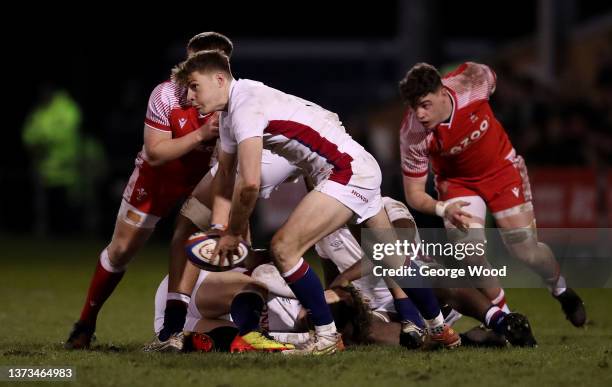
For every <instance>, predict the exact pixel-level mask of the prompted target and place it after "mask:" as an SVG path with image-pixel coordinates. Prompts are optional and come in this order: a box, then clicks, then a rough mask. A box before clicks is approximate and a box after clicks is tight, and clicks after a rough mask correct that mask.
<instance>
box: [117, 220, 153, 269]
mask: <svg viewBox="0 0 612 387" xmlns="http://www.w3.org/2000/svg"><path fill="white" fill-rule="evenodd" d="M153 230H154V228H146V227H138V226H135V225H133V224H130V223H127V222H126V221H125V220H123V219H121V218H119V217H118V218H117V220H116V222H115V230H114V231H113V237H112V239H111V242H110V244H109V245H108V247H107V249H108V254H109V259H110V260H111V262H113V263H114V264H126V263H128V262H129V261H130V260H131V259H132V258H133V257H134V255H135V254H136V253H137V252H138V251H139V250H140V249H141V248H142V247H143V246H144V245H145V243H146V242H147V240H148V239H149V237H150V236H151V234H152V233H153Z"/></svg>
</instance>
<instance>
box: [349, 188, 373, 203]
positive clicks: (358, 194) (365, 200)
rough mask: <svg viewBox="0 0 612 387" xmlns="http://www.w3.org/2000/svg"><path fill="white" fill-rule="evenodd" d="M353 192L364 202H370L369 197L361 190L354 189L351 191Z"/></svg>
mask: <svg viewBox="0 0 612 387" xmlns="http://www.w3.org/2000/svg"><path fill="white" fill-rule="evenodd" d="M351 193H352V194H353V195H355V196H357V197H358V198H359V200H361V201H362V202H364V203H367V202H369V200H368V199H367V198H366V197H365V196H363V195H362V194H360V193H359V192H357V191H355V190H352V191H351Z"/></svg>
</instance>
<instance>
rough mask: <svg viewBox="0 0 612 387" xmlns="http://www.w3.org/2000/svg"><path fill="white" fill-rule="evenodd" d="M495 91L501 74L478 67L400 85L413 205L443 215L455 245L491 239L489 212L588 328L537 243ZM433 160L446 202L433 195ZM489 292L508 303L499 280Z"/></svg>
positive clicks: (421, 71)
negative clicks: (494, 103)
mask: <svg viewBox="0 0 612 387" xmlns="http://www.w3.org/2000/svg"><path fill="white" fill-rule="evenodd" d="M495 85H496V76H495V73H494V72H493V71H492V70H491V69H490V68H489V67H488V66H486V65H483V64H478V63H473V62H467V63H464V64H462V65H461V66H459V67H458V68H457V69H455V70H454V71H453V72H451V73H449V74H448V75H446V76H445V77H443V78H442V77H441V76H440V74H439V72H438V71H437V70H436V68H435V67H433V66H431V65H428V64H426V63H419V64H417V65H415V66H414V67H412V69H410V70H409V71H408V73H407V74H406V76H405V77H404V79H402V81H401V82H400V92H401V96H402V99H403V101H404V102H405V103H407V104H408V106H409V108H408V110H407V111H406V115H405V117H404V120H403V122H402V127H401V132H400V148H401V157H402V170H403V173H404V190H405V194H406V201H407V202H408V204H409V205H410V206H411V207H413V208H415V209H416V210H418V211H421V212H423V213H427V214H436V215H438V216H440V217H442V218H443V219H444V224H445V226H446V228H447V229H448V230H449V236H450V237H451V238H453V239H455V240H460V239H461V238H466V237H467V238H474V237H475V236H476V235H477V234H478V233H480V234H481V235H480V236H477V237H478V238H483V237H484V233H482V230H481V229H482V228H483V227H484V224H485V214H486V210H487V208H488V209H489V210H490V211H491V213H492V214H493V217H494V218H495V221H496V223H497V226H498V227H499V228H500V233H501V236H502V239H503V241H504V243H505V245H506V246H507V248H508V250H509V251H510V253H511V255H512V256H514V257H515V258H518V259H520V260H521V261H523V262H524V263H525V264H527V265H528V266H529V267H530V268H531V269H532V270H534V271H535V272H536V273H538V274H539V275H540V276H541V278H542V279H543V280H544V282H545V283H546V284H547V286H548V287H549V289H550V290H551V292H552V294H553V296H554V297H555V298H556V299H557V300H559V302H560V303H561V306H562V309H563V311H564V313H565V315H566V317H567V318H568V319H569V320H570V321H571V323H572V324H573V325H575V326H583V325H584V323H585V322H586V311H585V309H584V305H583V303H582V300H581V299H580V297H579V296H578V295H577V294H576V293H575V292H574V291H573V290H572V289H570V288H567V286H566V283H565V279H564V278H563V276H561V275H560V269H559V264H558V263H557V261H556V260H555V257H554V255H553V253H552V251H551V250H550V248H549V247H548V246H547V245H546V244H544V243H542V242H539V241H538V239H537V232H536V223H535V217H534V211H533V205H532V202H531V192H530V188H529V178H528V175H527V169H526V167H525V163H524V161H523V159H522V157H520V156H517V155H516V153H515V151H514V148H513V147H512V144H511V143H510V140H509V139H508V136H507V134H506V132H505V130H504V128H503V126H502V125H501V123H500V122H499V121H497V119H496V118H495V115H494V114H493V111H492V110H491V106H490V105H489V97H490V95H491V94H493V92H494V91H495ZM430 162H431V166H432V170H433V173H434V175H435V185H436V190H437V191H438V200H435V199H433V198H432V197H431V196H430V195H429V194H427V193H426V192H425V182H426V180H427V174H428V169H429V163H430ZM468 229H469V231H470V232H462V231H467V230H468ZM472 262H474V263H476V262H477V261H472ZM472 262H470V263H472ZM478 263H480V264H487V262H486V260H485V261H484V262H483V261H480V262H478ZM490 285H493V286H490ZM482 290H483V292H484V293H485V294H487V295H488V297H489V298H490V299H491V300H492V301H494V302H495V303H503V304H505V298H504V296H503V289H501V288H500V287H499V282H498V281H494V283H491V282H488V285H487V286H483V289H482Z"/></svg>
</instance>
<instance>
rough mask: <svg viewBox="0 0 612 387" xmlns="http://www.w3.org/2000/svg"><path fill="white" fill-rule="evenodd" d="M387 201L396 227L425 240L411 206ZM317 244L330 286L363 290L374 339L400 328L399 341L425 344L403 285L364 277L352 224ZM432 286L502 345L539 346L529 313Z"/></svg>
mask: <svg viewBox="0 0 612 387" xmlns="http://www.w3.org/2000/svg"><path fill="white" fill-rule="evenodd" d="M383 204H384V208H385V211H386V212H387V214H388V216H389V219H390V220H391V222H392V224H393V226H394V227H396V228H398V229H402V230H405V231H407V230H411V233H410V235H413V238H412V240H413V241H414V243H417V244H418V243H420V238H419V234H418V230H417V229H416V223H415V222H414V218H413V217H412V214H410V211H409V210H408V208H407V207H406V205H405V204H404V203H401V202H399V201H397V200H393V199H391V198H389V197H383ZM315 248H316V251H317V254H318V255H319V256H320V257H321V258H323V268H324V273H325V281H326V284H327V285H328V286H329V287H331V288H333V287H335V286H338V285H339V286H342V285H346V284H347V283H348V282H350V283H352V284H353V285H354V286H355V287H356V288H357V289H358V290H359V291H360V292H361V294H362V296H363V298H364V300H365V301H366V303H368V305H369V306H370V308H371V310H372V313H373V315H374V317H375V318H373V324H372V329H371V332H372V335H374V337H377V335H379V334H381V335H383V336H384V337H385V338H386V339H387V340H388V339H389V334H388V332H389V330H390V329H396V337H395V338H393V337H392V336H391V340H393V342H394V343H397V336H399V338H400V343H401V344H402V345H404V346H406V347H408V348H416V347H420V346H421V342H422V329H423V328H424V324H423V321H422V319H421V316H420V315H419V313H418V311H417V310H416V309H415V308H414V306H413V305H412V303H411V302H410V299H409V298H406V295H405V294H404V295H403V297H402V296H401V294H400V295H398V294H397V293H396V292H398V290H399V291H400V292H401V289H390V290H389V289H387V288H386V287H384V286H381V285H384V282H382V281H381V280H380V278H379V279H377V278H375V277H374V276H373V275H372V274H369V275H367V276H362V273H363V270H362V268H361V260H362V257H363V254H364V252H363V250H362V248H361V246H359V243H358V242H357V240H355V238H354V237H353V236H352V235H351V233H350V232H349V230H348V229H347V228H341V229H339V230H337V231H335V232H333V233H331V234H330V235H328V236H326V237H325V238H323V239H321V240H320V241H319V242H317V244H316V245H315ZM330 261H331V262H333V264H334V265H335V266H336V267H337V271H335V272H334V271H333V270H330V269H329V268H328V266H329V265H328V263H331V262H330ZM414 262H415V263H416V264H417V265H419V266H421V265H428V266H435V265H436V263H435V262H433V261H430V260H429V259H427V260H426V258H425V257H417V258H416V259H415V260H414ZM432 285H433V286H434V287H435V289H434V291H435V293H436V296H437V297H438V300H440V303H442V304H447V305H450V306H451V307H452V308H454V309H453V310H455V309H456V310H457V311H458V312H460V313H462V314H464V315H466V316H470V317H473V318H475V319H477V320H478V321H480V322H481V323H483V324H484V325H485V326H486V327H488V328H490V329H491V330H493V331H494V332H495V333H497V334H498V335H501V336H503V337H502V340H501V341H502V343H503V341H504V340H503V338H504V337H505V338H507V339H508V341H509V342H510V343H511V344H512V345H516V346H534V345H536V341H535V339H534V337H533V334H532V333H531V329H530V325H529V322H528V320H527V318H526V317H525V316H523V315H520V314H518V313H506V312H504V311H502V310H501V309H500V308H499V307H498V306H497V305H494V304H492V303H491V301H489V300H488V299H487V298H486V297H485V296H484V295H483V294H482V293H481V292H479V291H478V290H477V289H474V288H447V287H444V286H436V285H437V284H436V282H433V283H432ZM441 285H443V284H441ZM392 293H393V294H392ZM394 296H395V297H394ZM455 314H456V312H455ZM459 317H460V315H459ZM449 319H451V321H449ZM452 319H453V317H451V315H449V316H447V322H448V323H449V324H452ZM394 321H395V322H400V323H401V324H402V326H401V333H399V332H397V331H399V329H400V328H399V326H396V327H394V328H392V325H389V324H390V323H391V322H394ZM498 341H499V340H498Z"/></svg>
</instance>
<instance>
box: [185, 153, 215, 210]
mask: <svg viewBox="0 0 612 387" xmlns="http://www.w3.org/2000/svg"><path fill="white" fill-rule="evenodd" d="M217 167H218V164H215V165H214V166H213V167H212V168H210V170H209V171H208V173H207V174H206V175H204V177H203V178H202V180H200V182H199V183H198V185H196V187H195V188H194V190H193V192H192V193H191V196H192V197H194V198H196V199H197V200H198V201H199V202H200V203H201V204H203V205H204V206H206V207H208V208H212V181H213V178H214V177H215V173H216V172H217Z"/></svg>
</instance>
